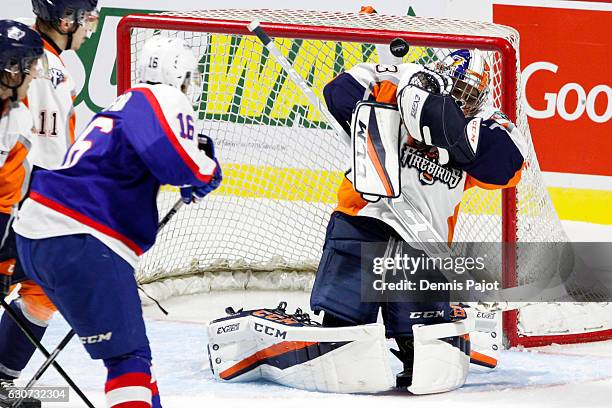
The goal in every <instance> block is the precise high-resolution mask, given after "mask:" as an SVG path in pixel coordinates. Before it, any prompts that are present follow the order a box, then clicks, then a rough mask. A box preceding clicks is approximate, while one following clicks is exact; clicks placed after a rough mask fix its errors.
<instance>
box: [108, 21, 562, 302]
mask: <svg viewBox="0 0 612 408" xmlns="http://www.w3.org/2000/svg"><path fill="white" fill-rule="evenodd" d="M252 20H259V21H260V22H262V23H264V24H263V27H264V29H266V31H267V33H268V34H269V35H270V36H271V37H272V38H274V41H275V43H276V45H277V46H278V47H279V48H280V49H281V50H282V52H283V53H284V55H285V56H286V57H287V58H288V59H289V61H290V62H291V63H292V64H293V66H294V67H295V68H296V69H297V71H298V72H299V73H300V74H301V75H302V76H303V77H304V78H305V80H306V82H307V83H308V85H309V86H311V87H312V89H313V90H314V92H315V93H316V94H317V95H318V96H319V97H322V90H323V87H324V86H325V85H326V84H327V83H328V82H329V81H330V80H331V79H333V78H334V77H335V76H336V75H338V74H339V73H341V72H342V71H344V70H346V69H349V68H351V67H352V66H354V65H355V64H358V63H362V62H378V58H379V57H378V53H377V50H376V47H375V46H374V45H373V44H374V43H383V44H387V43H388V42H389V40H390V39H391V38H394V37H403V38H405V39H406V40H408V41H409V42H410V43H411V45H412V46H411V48H410V51H409V53H408V55H406V56H405V57H404V62H407V61H410V62H418V63H421V64H429V63H432V62H435V61H438V60H441V59H442V58H444V56H446V55H447V54H448V53H449V52H451V51H453V50H454V49H458V48H476V47H478V48H481V49H483V50H486V52H487V56H488V59H489V62H490V64H491V68H492V72H493V76H492V86H493V88H492V92H491V93H490V102H491V103H492V104H494V105H495V106H497V107H499V108H501V109H503V110H505V111H506V113H507V114H508V115H509V116H510V117H515V118H516V120H515V122H516V125H517V126H518V127H519V128H520V130H521V132H522V134H523V135H524V137H525V138H528V139H529V140H531V135H530V132H529V126H528V124H527V116H526V114H525V112H524V109H523V107H522V106H523V105H522V102H521V101H520V100H519V99H518V98H519V96H520V92H519V91H518V90H519V89H520V82H519V79H518V78H520V71H519V69H518V67H519V65H518V55H519V54H518V34H517V32H516V31H514V30H513V29H511V28H508V27H504V26H500V25H495V24H490V23H482V22H465V21H451V20H441V19H429V18H419V17H410V16H404V17H400V16H393V17H391V16H382V15H363V14H356V13H355V14H351V13H324V12H311V11H295V10H294V11H288V10H284V11H283V10H276V11H272V10H206V11H197V12H190V13H164V14H161V15H155V16H150V17H149V18H148V19H147V21H144V22H143V21H140V22H138V23H136V24H134V26H133V27H134V28H132V29H131V35H130V36H129V43H127V42H126V44H124V46H125V47H127V48H129V50H128V52H129V54H130V62H131V65H126V66H121V65H120V66H119V75H121V71H122V70H130V72H131V74H130V75H131V77H130V80H131V83H134V81H135V80H136V78H135V72H136V70H135V66H136V64H137V59H138V52H139V50H140V49H141V48H142V45H143V43H144V41H145V40H146V39H147V38H149V37H151V36H152V35H154V34H158V33H161V34H162V35H165V36H180V37H182V38H184V39H185V40H187V42H188V43H189V44H190V45H191V46H192V47H193V49H194V51H195V52H196V54H197V55H198V57H199V61H200V71H201V73H202V77H203V84H202V97H201V100H200V101H199V103H198V105H197V107H196V108H197V115H198V117H197V126H196V129H197V130H198V131H202V132H204V133H206V134H208V135H210V136H211V137H212V138H213V139H214V140H215V145H216V150H217V155H218V157H219V160H220V162H221V163H222V166H223V170H224V180H223V184H222V187H221V188H220V189H219V190H218V191H216V192H215V193H213V194H211V195H210V196H208V197H207V198H206V199H205V200H204V201H203V202H202V203H201V204H200V205H199V206H188V207H185V208H183V209H181V210H180V211H179V212H178V213H177V215H176V216H175V217H174V218H173V219H172V221H171V222H170V224H168V225H167V226H166V228H165V229H164V230H163V231H162V232H161V233H160V234H159V235H158V238H157V243H156V245H155V246H154V247H153V248H152V249H151V250H150V251H149V252H148V253H147V254H146V255H145V256H144V257H143V258H142V261H141V264H140V266H139V269H138V277H139V280H140V281H141V282H142V283H148V284H151V285H149V290H152V291H153V292H154V294H156V295H157V296H162V297H163V296H164V293H166V294H167V293H195V292H201V291H208V290H223V289H293V290H309V289H310V287H311V286H312V282H313V276H314V275H313V273H314V271H315V270H316V266H317V264H318V261H319V257H320V254H321V248H322V244H323V239H324V235H325V228H326V225H327V220H328V218H329V215H330V214H331V212H332V211H333V209H334V206H335V203H336V190H337V188H338V185H339V183H340V181H341V179H342V177H343V173H344V171H345V170H346V169H347V163H348V154H349V152H348V151H347V149H346V147H345V146H344V145H343V143H342V142H341V141H339V140H338V138H337V137H336V136H335V135H334V133H333V132H332V131H331V130H330V128H329V126H327V125H326V124H325V123H324V122H323V119H322V117H321V115H320V114H319V112H318V111H317V109H316V108H315V107H313V106H311V105H310V103H309V102H308V101H307V99H306V98H305V97H304V96H303V95H302V93H301V92H300V90H299V89H298V88H297V87H296V86H295V85H294V84H293V83H292V82H291V80H290V79H289V78H288V77H287V75H286V74H285V73H284V71H283V70H282V68H281V67H280V66H279V65H278V64H277V63H276V62H275V61H274V59H273V58H272V57H271V56H270V55H269V54H268V52H267V50H265V49H264V47H263V46H262V45H261V43H260V42H259V41H258V40H257V39H256V38H255V37H254V36H252V35H250V34H249V33H248V32H247V30H246V24H247V23H248V22H250V21H252ZM500 41H501V42H500ZM499 44H506V45H507V47H505V48H503V47H502V48H503V49H501V48H499ZM509 58H511V59H510V61H512V59H515V60H514V64H513V65H511V69H508V61H509ZM504 64H506V65H504ZM508 109H511V110H513V111H508ZM531 146H532V147H531V149H530V157H528V166H527V167H526V169H525V170H524V172H523V177H522V181H521V182H520V184H519V186H518V187H517V188H516V196H514V195H513V194H512V193H510V195H508V196H505V197H504V199H502V193H501V192H500V191H485V190H482V189H479V188H473V189H471V190H469V191H468V192H467V193H466V194H465V197H464V200H463V203H462V207H461V213H460V216H459V221H458V224H457V227H456V232H455V240H456V241H465V242H472V243H474V242H475V243H482V244H476V246H478V245H483V246H486V245H489V244H488V243H490V242H499V241H501V240H502V239H504V237H505V239H508V237H510V239H513V238H516V239H517V240H518V241H519V242H558V241H565V240H566V239H567V238H566V236H565V234H564V232H563V229H562V227H561V224H560V222H559V219H558V217H557V215H556V212H555V210H554V207H553V206H552V203H551V200H550V197H549V195H548V193H547V190H546V188H545V186H544V184H543V181H542V177H541V174H540V170H539V165H538V162H537V158H536V156H535V153H534V151H533V145H531ZM177 198H178V193H177V191H176V190H175V189H172V188H169V187H165V188H164V189H163V191H162V193H161V194H160V198H159V208H160V214H161V215H162V216H163V214H165V213H166V212H167V211H168V210H169V209H170V208H171V207H172V205H173V204H174V203H175V201H176V200H177ZM504 203H505V204H504ZM503 206H506V209H505V210H503V211H502V207H503ZM471 245H474V244H471ZM474 249H478V248H474ZM532 259H533V254H531V253H521V252H519V253H518V254H517V256H516V259H515V260H513V261H512V263H516V267H514V266H512V267H511V268H510V269H511V273H512V274H514V275H513V278H512V279H513V280H514V281H515V282H516V283H517V284H521V283H528V282H530V281H531V280H533V278H534V275H535V274H537V273H538V269H537V268H534V265H533V264H532ZM489 261H490V262H491V267H492V268H493V269H494V270H496V271H497V272H498V273H499V274H501V271H502V258H501V256H499V257H497V258H495V257H494V258H493V259H489ZM551 307H554V306H551Z"/></svg>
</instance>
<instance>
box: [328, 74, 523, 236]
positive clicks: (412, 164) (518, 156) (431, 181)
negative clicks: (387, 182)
mask: <svg viewBox="0 0 612 408" xmlns="http://www.w3.org/2000/svg"><path fill="white" fill-rule="evenodd" d="M421 69H422V66H420V65H417V64H401V65H397V66H396V65H383V64H359V65H356V66H355V67H353V68H352V69H350V70H349V71H346V72H344V73H342V74H340V75H339V76H338V77H336V78H335V79H334V80H333V81H332V82H330V83H329V84H328V85H327V86H326V87H325V89H324V96H325V101H326V103H327V106H328V108H329V109H330V112H331V113H332V114H333V115H334V117H335V118H336V119H337V120H338V121H339V122H340V124H341V125H342V126H343V127H344V128H345V130H347V132H348V131H349V130H350V123H351V113H352V111H353V108H354V107H355V105H356V104H357V102H359V101H360V100H374V101H377V102H382V103H389V104H397V98H396V93H397V89H398V84H399V82H400V79H401V78H402V77H404V78H406V77H410V76H411V73H414V72H417V71H419V70H421ZM477 116H478V117H482V118H483V121H482V125H481V129H480V141H479V148H478V153H477V157H476V159H475V160H474V162H473V163H471V164H469V165H467V166H465V167H464V168H459V167H458V166H457V165H454V167H453V165H451V164H446V165H441V164H440V163H439V162H438V151H437V148H435V147H431V148H428V149H425V150H424V149H418V148H416V147H415V146H414V145H413V144H411V142H409V140H408V138H409V137H408V135H407V134H406V135H404V136H403V140H401V143H400V145H401V146H402V147H401V166H402V168H401V189H402V193H405V194H407V196H408V197H411V199H412V203H413V204H414V205H415V206H416V207H417V208H418V210H419V211H420V212H421V213H422V214H423V215H424V216H425V217H426V218H427V219H428V220H429V222H430V223H431V224H432V226H433V227H434V228H435V230H436V231H437V232H438V234H439V235H440V236H441V237H443V238H446V239H447V241H448V242H452V239H453V232H454V228H455V224H456V221H457V217H458V214H459V206H460V204H461V198H462V196H463V193H464V191H465V190H467V189H469V188H471V187H473V186H479V187H481V188H485V189H498V188H505V187H512V186H515V185H516V184H517V183H518V182H519V180H520V176H521V170H522V167H523V164H524V156H525V153H526V150H527V146H526V142H525V140H524V138H523V137H521V135H520V132H519V131H518V129H517V128H516V127H515V126H514V125H513V124H512V123H511V122H510V121H509V120H508V118H507V117H506V116H505V115H504V114H503V113H501V112H499V111H497V110H495V109H493V108H492V107H491V108H485V109H483V110H481V112H479V113H478V115H477ZM404 133H405V132H404ZM336 211H341V212H343V213H345V214H348V215H352V216H368V217H373V218H378V219H380V220H382V221H384V222H386V223H388V224H389V225H391V227H393V228H394V229H396V231H397V230H398V228H397V226H396V225H394V223H393V220H394V217H388V208H387V206H386V205H385V204H384V203H383V202H382V200H379V201H378V202H369V201H366V200H364V199H363V197H362V196H361V195H360V194H359V193H358V192H357V191H356V190H355V188H354V187H353V184H352V183H351V181H350V180H349V179H348V178H346V177H345V179H344V180H343V182H342V184H341V185H340V189H339V191H338V206H337V207H336Z"/></svg>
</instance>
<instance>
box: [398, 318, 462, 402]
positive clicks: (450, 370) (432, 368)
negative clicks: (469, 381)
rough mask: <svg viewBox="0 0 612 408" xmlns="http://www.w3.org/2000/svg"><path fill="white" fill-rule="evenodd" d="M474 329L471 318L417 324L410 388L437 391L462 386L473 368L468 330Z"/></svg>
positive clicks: (417, 392) (413, 391)
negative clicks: (427, 324)
mask: <svg viewBox="0 0 612 408" xmlns="http://www.w3.org/2000/svg"><path fill="white" fill-rule="evenodd" d="M473 330H474V321H473V320H471V319H466V320H461V321H458V322H454V323H441V324H434V325H429V326H424V325H414V326H413V327H412V332H413V334H414V365H413V370H412V385H411V386H410V387H408V391H410V392H412V393H413V394H434V393H439V392H447V391H452V390H455V389H457V388H460V387H462V386H463V384H465V380H466V378H467V375H468V372H469V369H470V340H469V335H468V333H469V332H470V331H473ZM451 338H452V339H451Z"/></svg>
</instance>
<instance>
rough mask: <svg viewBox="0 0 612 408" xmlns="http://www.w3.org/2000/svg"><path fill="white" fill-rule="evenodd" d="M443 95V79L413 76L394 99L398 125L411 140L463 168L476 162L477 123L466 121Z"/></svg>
mask: <svg viewBox="0 0 612 408" xmlns="http://www.w3.org/2000/svg"><path fill="white" fill-rule="evenodd" d="M430 77H431V78H430ZM447 91H448V87H447V85H446V79H444V77H443V76H441V75H439V74H436V73H427V74H426V75H425V74H423V73H422V72H417V73H416V74H415V75H414V76H413V78H412V79H411V80H410V84H409V85H408V86H406V87H405V88H404V89H403V90H402V91H401V94H400V95H399V98H398V103H399V107H400V113H401V115H402V122H403V123H404V125H405V126H406V128H407V129H408V132H409V133H410V135H411V136H412V137H413V138H415V139H416V140H418V141H420V142H423V143H425V144H427V145H429V146H436V147H438V148H439V149H444V150H445V151H447V152H448V154H449V155H450V157H451V158H452V159H453V160H454V161H455V163H456V164H459V165H466V164H469V163H471V162H472V161H473V160H474V159H475V158H476V152H477V149H478V140H479V136H480V122H481V119H480V118H466V117H465V115H464V114H463V112H462V111H461V108H459V106H458V105H457V103H456V102H455V100H454V99H453V97H452V96H450V95H449V94H448V92H447Z"/></svg>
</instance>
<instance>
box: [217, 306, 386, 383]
mask: <svg viewBox="0 0 612 408" xmlns="http://www.w3.org/2000/svg"><path fill="white" fill-rule="evenodd" d="M384 333H385V331H384V326H383V325H380V324H370V325H364V326H355V327H342V328H323V327H317V326H309V325H303V324H301V323H299V322H297V321H295V320H293V319H292V318H291V317H288V316H283V315H279V314H276V313H274V311H271V310H269V309H261V310H253V311H247V312H240V313H238V314H236V315H233V316H230V317H228V318H223V319H217V320H215V321H213V322H211V323H210V324H209V326H208V336H209V346H208V351H209V357H210V364H211V369H212V372H213V374H214V377H215V379H217V380H219V381H232V382H242V381H255V380H259V379H266V380H269V381H273V382H275V383H278V384H282V385H285V386H289V387H293V388H298V389H303V390H309V391H321V392H335V393H354V392H359V393H362V392H363V393H373V392H380V391H385V390H389V389H391V388H392V387H393V385H394V377H393V375H392V373H391V367H390V362H389V358H388V355H387V347H386V342H385V335H384Z"/></svg>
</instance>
